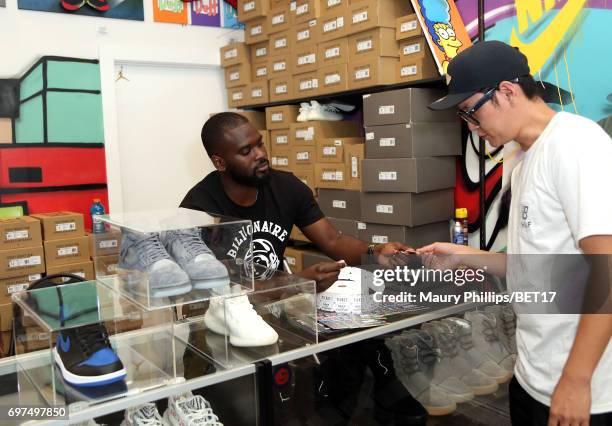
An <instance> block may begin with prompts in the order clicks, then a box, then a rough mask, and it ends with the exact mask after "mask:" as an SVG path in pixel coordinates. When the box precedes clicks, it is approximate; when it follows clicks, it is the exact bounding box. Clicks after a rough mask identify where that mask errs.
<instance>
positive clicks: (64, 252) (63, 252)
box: [57, 246, 79, 256]
mask: <svg viewBox="0 0 612 426" xmlns="http://www.w3.org/2000/svg"><path fill="white" fill-rule="evenodd" d="M78 253H79V247H78V246H70V247H62V248H59V249H57V255H58V256H70V255H73V254H78Z"/></svg>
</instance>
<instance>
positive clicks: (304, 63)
mask: <svg viewBox="0 0 612 426" xmlns="http://www.w3.org/2000/svg"><path fill="white" fill-rule="evenodd" d="M317 69H318V58H317V45H316V44H305V45H302V46H301V47H299V48H297V49H295V50H294V51H293V54H292V60H291V73H292V74H293V75H296V74H302V73H306V72H315V71H316V70H317Z"/></svg>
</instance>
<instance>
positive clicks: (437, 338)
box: [421, 321, 499, 395]
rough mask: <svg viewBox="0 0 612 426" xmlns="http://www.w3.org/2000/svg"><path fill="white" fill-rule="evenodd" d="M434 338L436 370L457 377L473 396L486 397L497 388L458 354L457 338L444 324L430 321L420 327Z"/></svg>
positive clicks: (495, 382)
mask: <svg viewBox="0 0 612 426" xmlns="http://www.w3.org/2000/svg"><path fill="white" fill-rule="evenodd" d="M421 328H422V329H423V330H426V331H427V332H428V333H429V334H431V335H432V337H433V338H434V342H435V345H436V349H437V350H438V353H439V354H440V363H439V364H438V365H436V368H440V369H444V370H445V371H446V372H447V374H450V375H452V376H454V377H457V378H458V379H459V380H461V381H462V382H463V383H465V384H466V385H467V386H468V387H469V388H470V389H471V390H472V392H473V393H474V395H488V394H491V393H493V392H495V391H497V389H498V388H499V386H498V384H497V380H494V379H492V378H491V377H489V376H487V375H486V374H484V373H483V372H481V371H479V370H477V369H475V368H473V367H472V366H471V365H470V364H469V363H468V362H467V361H466V360H465V358H463V356H461V355H460V354H459V348H458V336H456V335H455V333H454V332H453V330H452V329H451V328H450V327H449V326H447V325H446V324H444V323H442V322H440V321H431V322H428V323H425V324H423V325H422V326H421Z"/></svg>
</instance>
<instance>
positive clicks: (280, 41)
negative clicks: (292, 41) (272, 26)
mask: <svg viewBox="0 0 612 426" xmlns="http://www.w3.org/2000/svg"><path fill="white" fill-rule="evenodd" d="M274 47H275V48H276V49H281V48H283V47H287V39H286V38H279V39H278V40H276V41H275V42H274Z"/></svg>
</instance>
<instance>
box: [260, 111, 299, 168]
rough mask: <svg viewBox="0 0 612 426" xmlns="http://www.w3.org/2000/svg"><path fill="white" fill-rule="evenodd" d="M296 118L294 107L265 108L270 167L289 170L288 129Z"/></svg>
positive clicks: (296, 113) (296, 112)
mask: <svg viewBox="0 0 612 426" xmlns="http://www.w3.org/2000/svg"><path fill="white" fill-rule="evenodd" d="M297 116H298V107H297V106H295V105H280V106H275V107H269V108H266V126H267V128H268V130H269V131H270V151H269V153H268V158H269V160H270V165H271V166H272V167H273V168H275V169H278V170H284V171H289V170H290V169H291V148H290V144H289V133H290V132H289V128H290V126H291V124H292V123H294V122H295V121H296V119H297Z"/></svg>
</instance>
